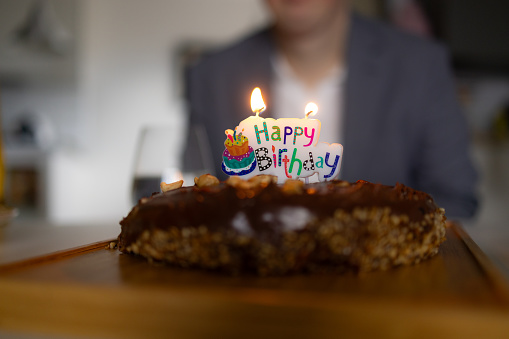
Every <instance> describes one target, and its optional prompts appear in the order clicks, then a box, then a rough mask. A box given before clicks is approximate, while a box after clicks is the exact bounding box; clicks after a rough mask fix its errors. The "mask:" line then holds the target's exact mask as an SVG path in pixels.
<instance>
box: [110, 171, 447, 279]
mask: <svg viewBox="0 0 509 339" xmlns="http://www.w3.org/2000/svg"><path fill="white" fill-rule="evenodd" d="M181 184H182V183H181V182H180V183H178V184H177V185H173V184H171V185H167V186H164V185H165V184H163V186H162V188H163V191H166V192H162V193H158V194H155V195H153V196H152V197H149V198H144V199H141V200H140V201H139V203H138V204H137V205H136V206H135V207H134V208H133V209H132V210H131V212H130V213H129V215H128V216H127V217H125V218H124V219H123V220H122V221H121V222H120V224H121V227H122V231H121V233H120V235H119V237H118V246H119V249H120V251H122V252H124V253H133V254H138V255H141V256H143V257H146V258H148V259H149V260H151V261H152V260H155V261H161V262H166V263H168V264H171V265H175V266H180V267H186V268H201V269H207V270H218V271H222V272H228V273H234V274H240V273H245V272H252V273H255V274H259V275H282V274H289V273H298V272H344V271H371V270H377V269H388V268H390V267H394V266H399V265H407V264H415V263H418V262H420V261H421V260H424V259H427V258H429V257H432V256H433V255H435V254H436V253H437V252H438V248H439V245H440V243H442V242H443V241H444V239H445V220H446V218H445V216H444V210H443V209H441V208H439V207H438V206H437V205H436V204H435V203H434V202H433V199H432V198H431V197H430V196H429V195H428V194H426V193H424V192H420V191H416V190H414V189H411V188H409V187H406V186H404V185H401V184H398V185H396V186H394V187H391V186H383V185H380V184H372V183H369V182H366V181H359V182H356V183H348V182H345V181H339V180H334V181H329V182H320V183H313V184H304V183H303V182H302V181H299V180H288V181H286V182H285V183H284V184H282V185H281V184H279V185H278V184H276V178H275V177H272V176H256V177H253V178H251V179H249V180H243V179H242V178H240V177H231V178H230V179H228V180H227V181H226V182H222V183H220V182H219V180H217V179H216V178H215V177H212V176H210V175H204V176H201V177H200V178H197V179H196V185H195V186H192V187H180V186H181Z"/></svg>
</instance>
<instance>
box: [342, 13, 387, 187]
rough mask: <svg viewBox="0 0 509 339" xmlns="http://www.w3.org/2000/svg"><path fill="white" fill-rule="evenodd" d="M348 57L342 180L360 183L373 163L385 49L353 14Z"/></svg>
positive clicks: (373, 29)
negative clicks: (364, 171)
mask: <svg viewBox="0 0 509 339" xmlns="http://www.w3.org/2000/svg"><path fill="white" fill-rule="evenodd" d="M350 27H351V28H350V38H349V42H348V47H347V48H348V49H347V50H348V54H347V68H348V73H347V78H346V89H345V90H346V92H345V106H344V117H345V118H344V120H343V121H344V122H343V135H344V140H343V146H344V149H345V151H344V159H343V160H344V162H343V164H342V169H341V178H342V179H343V180H357V179H358V177H359V175H362V172H363V171H362V169H363V168H364V169H366V168H370V167H372V166H373V164H372V163H370V159H371V157H370V154H371V153H372V150H371V145H372V143H373V142H376V140H375V139H376V134H377V133H376V129H377V126H378V120H379V119H381V118H382V116H381V115H380V114H377V113H378V111H379V107H380V103H381V97H382V93H383V87H384V85H383V75H382V71H383V68H382V59H383V46H382V44H381V40H380V38H379V36H378V35H379V32H378V31H376V29H375V27H373V26H372V25H370V24H369V23H366V22H365V21H364V20H363V19H362V18H360V17H359V16H357V15H355V14H353V15H352V23H351V26H350Z"/></svg>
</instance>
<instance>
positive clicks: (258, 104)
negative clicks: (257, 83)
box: [251, 87, 265, 116]
mask: <svg viewBox="0 0 509 339" xmlns="http://www.w3.org/2000/svg"><path fill="white" fill-rule="evenodd" d="M251 110H252V111H253V113H256V116H258V115H259V114H260V113H262V112H263V111H265V103H264V102H263V98H262V91H261V90H260V88H259V87H256V88H255V89H254V90H253V93H251Z"/></svg>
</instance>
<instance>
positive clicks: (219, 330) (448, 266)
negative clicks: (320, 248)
mask: <svg viewBox="0 0 509 339" xmlns="http://www.w3.org/2000/svg"><path fill="white" fill-rule="evenodd" d="M102 231H103V232H104V233H105V234H109V233H108V232H113V231H114V229H113V228H112V229H111V230H108V229H103V230H102ZM116 233H118V231H116V232H115V233H114V235H116ZM83 237H85V236H84V235H81V240H84V239H83ZM447 237H448V239H447V241H446V242H445V243H444V244H443V245H442V247H441V250H440V253H439V255H437V256H436V257H434V258H432V259H431V260H428V261H425V262H422V263H421V264H419V265H415V266H406V267H400V268H396V269H392V270H389V271H385V272H372V273H366V274H362V275H356V274H345V275H324V274H322V275H294V276H289V277H270V278H260V277H254V276H241V277H230V276H224V275H220V274H215V273H208V272H202V271H196V270H183V269H177V268H171V267H167V266H161V265H151V264H149V263H147V262H146V261H145V260H143V259H142V258H139V257H136V256H131V255H123V254H120V253H119V252H118V251H116V250H108V249H106V246H107V244H108V241H107V242H99V243H96V244H93V245H88V246H81V247H78V248H75V249H72V250H64V251H61V252H57V253H54V254H50V255H43V256H39V257H35V258H32V259H25V260H21V261H16V262H12V261H10V262H6V260H4V261H3V265H2V264H0V300H1V301H2V302H0V331H5V333H24V334H33V335H41V336H49V337H54V336H62V337H65V338H72V337H79V338H84V337H85V338H96V337H98V338H140V337H141V338H154V337H172V338H182V337H184V338H203V337H205V336H207V337H221V338H239V337H242V338H245V337H256V338H260V337H266V336H270V337H276V336H277V337H306V338H309V337H338V336H341V337H352V336H355V337H377V338H394V337H396V338H408V337H412V338H429V337H434V338H451V337H453V338H454V337H467V338H469V337H474V338H507V336H508V334H509V288H508V284H507V280H506V279H505V278H504V276H503V275H502V274H501V273H500V271H499V270H498V269H497V268H496V267H495V266H494V265H493V264H492V262H491V261H490V260H489V259H488V258H487V257H486V256H485V255H484V253H483V252H482V251H481V250H480V249H479V248H478V247H477V245H476V244H475V243H474V242H473V241H472V240H471V239H470V237H469V236H468V235H467V234H466V233H465V232H464V231H463V229H462V228H458V227H452V228H450V229H448V232H447ZM67 240H68V244H69V245H70V246H69V247H72V245H71V243H72V242H73V241H76V242H79V240H78V239H75V238H74V237H72V239H70V240H69V239H67ZM11 253H12V252H11ZM0 334H1V332H0Z"/></svg>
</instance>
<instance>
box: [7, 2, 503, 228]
mask: <svg viewBox="0 0 509 339" xmlns="http://www.w3.org/2000/svg"><path fill="white" fill-rule="evenodd" d="M416 4H417V5H418V6H416ZM354 5H355V7H356V8H357V9H358V10H359V11H360V12H362V13H364V14H366V15H368V16H373V17H376V18H378V19H380V20H384V21H387V22H390V23H391V24H394V25H397V26H400V27H401V28H402V29H406V30H408V31H410V32H412V33H414V34H420V35H424V36H427V37H428V38H432V39H438V40H441V41H442V42H443V43H445V44H447V45H448V47H449V48H450V49H451V51H452V56H453V62H454V67H455V72H456V75H457V82H458V95H459V96H460V98H461V100H462V103H463V104H464V107H465V112H466V114H467V118H468V120H469V123H470V126H471V130H472V136H473V142H474V149H473V155H474V157H475V159H476V161H477V163H478V166H479V168H480V170H481V172H482V174H483V180H482V183H481V187H480V190H481V192H482V195H483V201H484V203H483V208H482V210H481V213H480V215H479V219H480V220H481V221H482V222H490V223H498V222H500V221H501V220H507V217H509V215H508V212H507V210H508V209H507V208H506V207H505V204H506V202H507V201H508V194H507V192H508V191H509V174H508V173H509V156H508V155H509V146H508V134H509V133H508V127H507V126H508V123H507V120H508V114H509V113H507V110H508V106H509V80H508V79H509V41H508V36H509V34H507V33H509V26H508V24H507V23H509V20H506V19H505V17H506V16H507V13H508V11H507V10H508V9H509V8H508V5H509V2H507V1H505V0H488V1H483V2H479V1H474V0H462V1H460V0H450V1H439V0H422V1H411V0H386V1H384V0H356V1H355V0H354ZM267 20H268V17H267V13H266V12H265V9H264V6H263V2H262V1H260V0H214V1H199V0H166V1H164V0H145V1H137V0H106V1H105V0H0V100H1V109H2V134H3V143H4V152H5V162H6V167H7V172H8V173H7V174H8V176H7V178H8V180H7V197H8V199H10V202H11V204H15V205H17V206H20V208H21V210H22V214H21V217H41V218H45V219H48V220H50V221H51V222H53V223H56V224H65V225H72V224H83V223H88V222H108V223H109V222H114V223H117V222H118V220H119V219H120V218H121V217H122V216H124V215H126V213H127V212H128V211H129V209H130V208H131V206H132V199H131V187H132V179H133V172H134V165H135V153H136V143H137V140H138V137H139V133H140V131H141V130H142V128H143V127H144V126H152V125H165V126H167V128H168V133H169V134H170V135H171V138H172V145H173V148H172V151H171V152H170V154H166V156H168V157H169V158H172V159H178V157H179V150H180V149H181V147H182V139H183V137H184V133H183V131H184V130H185V119H184V118H185V107H184V105H183V102H182V100H181V97H180V95H181V70H182V68H181V66H182V57H183V56H186V55H187V56H189V55H190V53H191V52H192V51H193V50H197V51H200V50H201V49H208V48H216V47H218V46H222V45H224V44H227V43H229V42H232V41H233V40H235V39H237V38H239V37H241V36H243V35H245V34H246V33H247V32H250V31H252V30H253V29H256V28H258V27H261V26H263V25H264V24H265V23H266V22H267ZM504 32H505V34H504ZM162 156H163V155H162Z"/></svg>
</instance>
